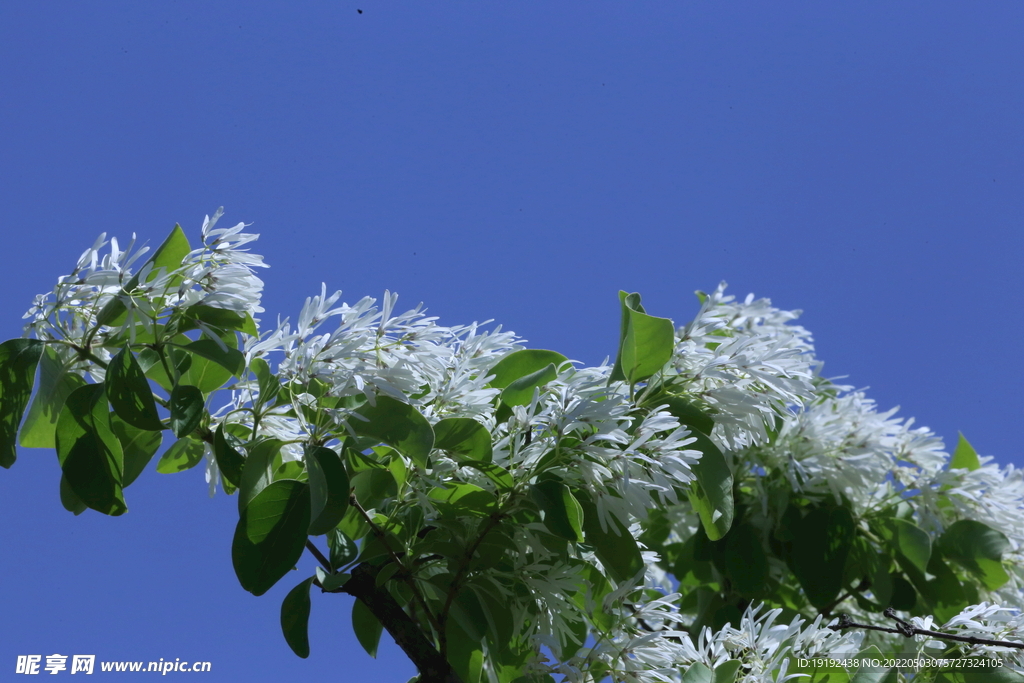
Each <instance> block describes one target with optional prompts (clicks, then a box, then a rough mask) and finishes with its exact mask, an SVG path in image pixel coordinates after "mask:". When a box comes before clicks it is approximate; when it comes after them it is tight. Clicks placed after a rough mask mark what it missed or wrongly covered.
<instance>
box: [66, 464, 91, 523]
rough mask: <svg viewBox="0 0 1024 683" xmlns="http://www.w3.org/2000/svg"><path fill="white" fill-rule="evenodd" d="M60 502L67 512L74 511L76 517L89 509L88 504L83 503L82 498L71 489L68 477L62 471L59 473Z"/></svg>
mask: <svg viewBox="0 0 1024 683" xmlns="http://www.w3.org/2000/svg"><path fill="white" fill-rule="evenodd" d="M60 504H61V505H63V506H64V509H65V510H67V511H68V512H73V513H75V516H76V517H77V516H78V515H80V514H82V513H83V512H85V511H86V510H88V509H89V506H88V505H86V504H85V503H83V502H82V499H81V498H79V497H78V496H77V495H76V494H75V492H74V490H72V488H71V484H69V483H68V478H67V477H65V476H64V474H63V473H62V474H61V475H60Z"/></svg>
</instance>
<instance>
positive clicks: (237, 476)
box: [213, 423, 245, 488]
mask: <svg viewBox="0 0 1024 683" xmlns="http://www.w3.org/2000/svg"><path fill="white" fill-rule="evenodd" d="M229 437H230V435H227V434H225V433H224V424H223V423H221V424H219V425H217V431H216V432H214V433H213V456H214V458H216V460H217V468H218V469H219V470H220V473H221V474H222V475H223V476H224V478H225V479H227V481H228V483H230V484H231V485H232V486H234V487H235V488H238V487H239V486H240V485H241V482H242V468H243V467H244V466H245V458H244V457H242V454H241V453H239V452H238V451H237V450H236V449H235V448H234V447H233V446H232V445H231V444H230V443H229V442H228V438H229ZM230 438H234V437H230Z"/></svg>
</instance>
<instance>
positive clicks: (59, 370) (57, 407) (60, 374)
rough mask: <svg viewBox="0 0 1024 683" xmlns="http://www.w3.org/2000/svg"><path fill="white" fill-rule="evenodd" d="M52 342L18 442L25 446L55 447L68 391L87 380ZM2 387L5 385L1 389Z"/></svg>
mask: <svg viewBox="0 0 1024 683" xmlns="http://www.w3.org/2000/svg"><path fill="white" fill-rule="evenodd" d="M70 366H71V363H68V364H65V363H64V362H63V361H62V360H61V359H60V356H58V355H57V352H56V351H54V350H53V347H52V346H46V347H45V348H44V349H43V354H42V356H41V357H40V359H39V387H38V388H37V389H36V395H35V398H33V399H32V404H31V405H30V406H29V408H28V414H27V415H26V416H25V422H24V423H23V424H22V425H21V432H20V433H19V434H18V442H19V443H20V444H21V445H22V446H23V447H25V448H54V447H55V446H56V445H57V442H56V441H55V440H54V433H55V432H56V429H57V418H58V417H59V416H60V411H61V408H63V407H64V401H66V400H67V397H68V395H69V394H70V393H71V392H72V391H74V390H75V389H77V388H78V387H80V386H83V385H84V384H85V380H84V379H82V378H81V377H79V376H78V375H76V374H75V373H73V372H70V371H69V368H70ZM0 391H2V389H0Z"/></svg>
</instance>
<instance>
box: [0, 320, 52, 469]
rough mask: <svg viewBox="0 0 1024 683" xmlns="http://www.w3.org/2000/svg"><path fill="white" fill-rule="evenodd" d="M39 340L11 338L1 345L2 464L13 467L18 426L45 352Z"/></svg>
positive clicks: (0, 453) (0, 441) (0, 442)
mask: <svg viewBox="0 0 1024 683" xmlns="http://www.w3.org/2000/svg"><path fill="white" fill-rule="evenodd" d="M43 346H44V344H43V342H41V341H39V340H38V339H9V340H7V341H5V342H4V343H3V344H0V467H5V468H10V466H11V465H13V464H14V461H15V460H16V459H17V457H18V455H17V452H16V448H15V445H14V444H15V441H16V439H17V437H18V425H19V424H21V417H22V415H24V413H25V406H26V405H28V398H29V396H30V395H31V394H32V385H33V384H34V383H35V375H36V365H37V364H38V363H39V356H40V354H42V352H43Z"/></svg>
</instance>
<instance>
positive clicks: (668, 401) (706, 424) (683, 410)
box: [649, 394, 715, 434]
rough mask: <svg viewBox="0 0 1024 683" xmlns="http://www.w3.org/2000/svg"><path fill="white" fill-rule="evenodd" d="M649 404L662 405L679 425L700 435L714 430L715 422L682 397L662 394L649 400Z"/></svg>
mask: <svg viewBox="0 0 1024 683" xmlns="http://www.w3.org/2000/svg"><path fill="white" fill-rule="evenodd" d="M649 403H650V404H651V405H658V404H664V405H665V406H666V410H668V412H669V413H671V414H672V415H673V416H674V417H675V418H676V419H677V420H679V424H683V425H686V426H687V427H692V428H693V429H696V430H697V431H698V432H701V433H702V434H710V433H711V430H712V429H714V428H715V421H714V420H713V419H712V418H711V416H709V415H708V414H707V413H705V412H704V411H703V410H701V409H700V408H698V407H697V406H696V405H694V404H693V403H692V402H691V401H689V400H687V399H685V398H683V397H682V396H674V395H672V394H662V395H661V396H656V397H655V398H653V399H651V400H650V401H649Z"/></svg>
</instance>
